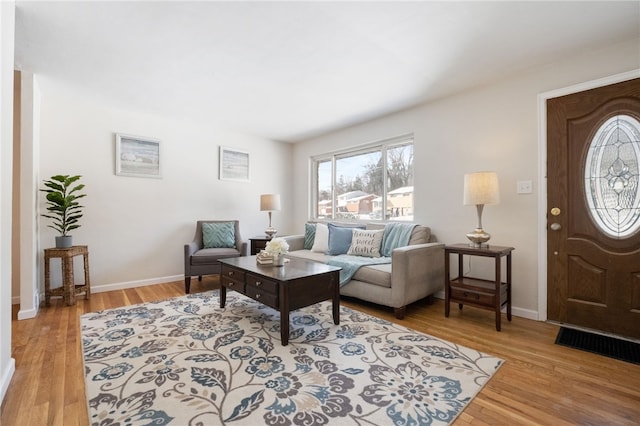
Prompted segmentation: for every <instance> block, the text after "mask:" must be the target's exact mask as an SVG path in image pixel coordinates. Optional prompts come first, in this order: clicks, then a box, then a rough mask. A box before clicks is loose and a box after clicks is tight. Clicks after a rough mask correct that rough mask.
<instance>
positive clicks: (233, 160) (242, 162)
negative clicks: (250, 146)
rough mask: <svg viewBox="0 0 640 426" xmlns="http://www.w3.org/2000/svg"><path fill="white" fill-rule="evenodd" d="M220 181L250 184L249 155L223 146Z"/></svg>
mask: <svg viewBox="0 0 640 426" xmlns="http://www.w3.org/2000/svg"><path fill="white" fill-rule="evenodd" d="M220 179H221V180H235V181H239V182H249V153H248V152H246V151H241V150H239V149H235V148H228V147H225V146H221V147H220Z"/></svg>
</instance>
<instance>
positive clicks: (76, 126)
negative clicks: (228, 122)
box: [36, 76, 293, 291]
mask: <svg viewBox="0 0 640 426" xmlns="http://www.w3.org/2000/svg"><path fill="white" fill-rule="evenodd" d="M36 78H37V79H38V86H39V89H40V97H41V105H40V109H41V112H40V115H41V122H40V142H39V144H40V148H39V149H40V165H39V175H40V179H45V178H48V177H49V176H52V175H54V174H79V175H82V176H83V178H82V182H83V183H85V184H86V188H85V192H86V193H87V194H88V195H87V197H86V198H84V199H83V200H82V201H83V203H82V204H83V205H85V207H86V208H85V210H84V214H85V215H84V218H83V219H82V227H81V228H79V229H77V230H74V231H73V233H72V234H73V237H74V244H83V245H88V246H89V252H90V256H89V257H90V270H91V285H92V290H93V291H106V290H110V289H114V288H120V287H126V286H131V285H136V284H145V283H154V282H166V281H167V280H180V279H182V276H183V272H184V267H183V246H184V244H185V243H187V242H189V241H191V239H192V237H193V233H194V228H195V221H196V220H197V219H239V220H240V224H241V225H240V230H241V235H242V237H243V238H244V240H245V241H247V240H248V238H249V237H252V236H256V235H261V234H263V230H264V229H265V228H266V226H267V224H268V219H267V214H266V213H265V212H260V211H259V198H260V194H262V193H280V194H281V195H282V203H283V210H284V211H288V210H290V209H291V208H292V205H293V202H292V199H291V189H290V182H291V181H292V171H291V167H290V164H291V147H290V145H289V144H285V143H281V142H275V141H271V140H266V139H263V138H259V137H254V136H250V135H245V134H240V133H235V132H231V131H227V130H223V129H220V128H216V127H214V126H212V125H209V124H206V123H195V122H190V121H187V120H178V119H174V118H171V117H160V116H154V115H150V114H147V113H144V112H140V111H131V110H127V109H123V108H119V107H115V106H113V105H109V104H108V103H105V101H104V100H102V99H95V98H92V97H91V96H90V95H88V94H86V93H78V92H75V91H74V89H72V88H70V87H68V86H66V85H64V84H62V83H60V82H58V81H54V80H52V79H49V78H44V77H42V76H36ZM116 132H120V133H126V134H132V135H138V136H146V137H152V138H157V139H160V140H161V162H162V173H163V177H162V179H149V178H137V177H122V176H116V175H115V172H114V156H115V142H114V141H115V136H114V134H115V133H116ZM220 145H223V146H229V147H234V148H238V149H242V150H246V151H248V152H249V153H250V160H251V182H250V183H244V182H230V181H221V180H219V179H218V152H219V150H218V148H219V146H220ZM44 203H45V200H44V197H43V196H41V197H40V206H39V207H40V211H41V212H42V211H44V208H45V204H44ZM284 217H286V216H284V215H281V214H279V213H275V214H274V226H276V227H277V228H278V229H280V230H281V232H287V231H289V227H288V224H287V222H283V218H284ZM48 224H49V222H47V219H46V218H40V224H39V228H40V235H39V245H40V249H41V250H40V252H42V249H44V248H47V247H52V246H53V245H54V237H55V235H56V232H55V231H54V230H52V229H50V228H48V227H47V225H48ZM77 263H81V262H80V261H78V262H77ZM54 272H55V271H53V270H52V274H54V275H55V276H52V283H54V284H57V283H59V281H60V276H59V273H54ZM56 279H57V282H56ZM40 288H41V289H42V288H43V287H42V284H41V287H40Z"/></svg>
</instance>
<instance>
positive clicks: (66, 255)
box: [44, 246, 91, 306]
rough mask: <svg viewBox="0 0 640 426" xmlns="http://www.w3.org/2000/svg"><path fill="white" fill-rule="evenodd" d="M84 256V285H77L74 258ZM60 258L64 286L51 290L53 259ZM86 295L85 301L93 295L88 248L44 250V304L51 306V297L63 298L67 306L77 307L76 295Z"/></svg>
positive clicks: (74, 247)
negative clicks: (74, 274) (74, 273)
mask: <svg viewBox="0 0 640 426" xmlns="http://www.w3.org/2000/svg"><path fill="white" fill-rule="evenodd" d="M76 256H82V258H83V261H84V284H75V282H74V277H73V258H74V257H76ZM58 257H59V258H60V260H61V263H62V286H61V287H58V288H53V289H52V288H51V265H50V264H51V259H52V258H58ZM82 293H84V294H85V299H89V296H90V295H91V283H90V281H89V249H88V247H87V246H73V247H69V248H48V249H44V303H45V306H49V305H50V303H51V296H58V297H62V298H63V299H64V301H65V302H67V305H75V303H76V295H78V294H82Z"/></svg>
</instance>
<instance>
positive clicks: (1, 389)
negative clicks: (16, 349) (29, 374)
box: [0, 358, 16, 402]
mask: <svg viewBox="0 0 640 426" xmlns="http://www.w3.org/2000/svg"><path fill="white" fill-rule="evenodd" d="M15 371H16V360H15V359H14V358H9V364H8V365H7V368H5V370H4V371H3V372H2V379H1V380H0V402H2V401H4V397H5V395H6V394H7V390H9V383H11V379H12V378H13V373H15Z"/></svg>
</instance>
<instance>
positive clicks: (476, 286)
mask: <svg viewBox="0 0 640 426" xmlns="http://www.w3.org/2000/svg"><path fill="white" fill-rule="evenodd" d="M513 250H514V248H513V247H501V246H489V247H486V248H475V247H471V246H469V245H468V244H452V245H447V246H445V247H444V273H445V283H444V289H445V305H444V316H445V317H448V316H449V312H450V303H455V302H457V303H458V307H459V309H462V306H463V305H465V304H468V305H471V306H476V307H479V308H485V309H491V310H493V311H495V314H496V330H498V331H500V317H501V309H502V307H503V306H505V305H506V307H507V320H509V321H511V252H512V251H513ZM452 254H457V255H458V276H457V277H456V278H454V279H451V278H450V270H449V257H450V255H452ZM464 255H469V256H483V257H493V258H494V259H495V262H496V268H495V279H494V280H493V281H491V280H483V279H479V278H472V277H465V276H464V275H463V271H462V266H463V262H462V260H463V257H464ZM503 257H505V258H506V263H507V271H506V272H507V276H506V281H505V282H503V281H502V278H501V270H502V268H501V263H502V262H501V260H502V258H503Z"/></svg>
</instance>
